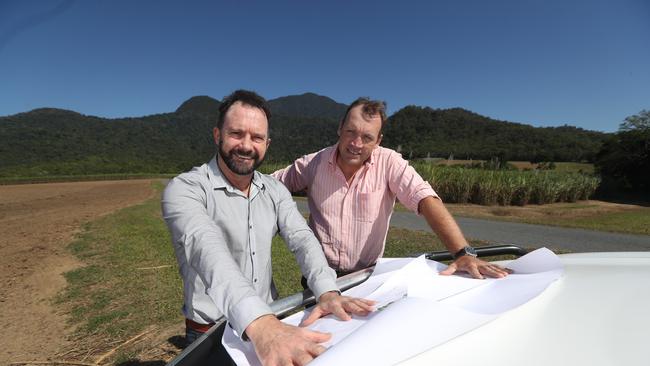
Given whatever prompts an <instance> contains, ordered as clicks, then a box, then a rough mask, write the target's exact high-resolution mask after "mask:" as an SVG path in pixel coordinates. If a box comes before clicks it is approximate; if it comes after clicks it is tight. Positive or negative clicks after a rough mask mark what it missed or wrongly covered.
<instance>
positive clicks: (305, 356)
mask: <svg viewBox="0 0 650 366" xmlns="http://www.w3.org/2000/svg"><path fill="white" fill-rule="evenodd" d="M246 335H247V336H248V338H250V340H251V342H253V346H254V347H255V353H256V354H257V357H258V358H259V360H260V362H261V363H262V365H265V366H284V365H306V364H307V363H308V362H310V361H311V360H313V359H314V358H316V357H317V356H318V355H320V354H321V353H323V352H325V347H323V346H321V345H320V344H318V343H322V342H326V341H328V340H329V339H330V338H331V334H329V333H321V332H316V331H312V330H309V329H307V328H300V327H295V326H292V325H288V324H285V323H282V322H281V321H279V320H278V318H276V317H275V316H274V315H264V316H261V317H259V318H257V319H255V320H254V321H253V322H252V323H250V324H249V325H248V327H246Z"/></svg>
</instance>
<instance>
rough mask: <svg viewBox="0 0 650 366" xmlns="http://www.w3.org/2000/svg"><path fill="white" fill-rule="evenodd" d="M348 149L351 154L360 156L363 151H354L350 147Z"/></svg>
mask: <svg viewBox="0 0 650 366" xmlns="http://www.w3.org/2000/svg"><path fill="white" fill-rule="evenodd" d="M347 151H348V153H349V154H350V155H354V156H360V155H361V151H359V152H354V151H351V150H350V149H347Z"/></svg>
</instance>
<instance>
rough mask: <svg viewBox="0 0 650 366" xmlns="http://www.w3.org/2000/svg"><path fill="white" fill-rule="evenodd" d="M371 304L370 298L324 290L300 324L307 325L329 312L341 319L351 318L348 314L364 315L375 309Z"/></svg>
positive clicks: (373, 303)
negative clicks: (342, 294)
mask: <svg viewBox="0 0 650 366" xmlns="http://www.w3.org/2000/svg"><path fill="white" fill-rule="evenodd" d="M373 305H375V302H374V301H372V300H366V299H359V298H356V297H348V296H341V295H339V293H338V292H334V291H331V292H326V293H324V294H322V295H321V296H320V298H318V304H317V305H316V306H315V307H314V310H312V312H311V314H309V316H308V317H307V319H305V320H303V321H302V323H300V326H307V325H309V324H311V323H313V322H315V321H316V320H317V319H319V318H321V317H324V316H326V315H329V314H334V315H335V316H336V317H337V318H339V319H341V320H343V321H348V320H350V319H352V317H350V315H349V314H354V315H359V316H366V315H368V313H370V312H372V311H374V310H375V309H374V308H373ZM348 313H349V314H348Z"/></svg>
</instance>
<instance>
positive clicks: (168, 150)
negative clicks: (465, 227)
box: [0, 93, 606, 176]
mask: <svg viewBox="0 0 650 366" xmlns="http://www.w3.org/2000/svg"><path fill="white" fill-rule="evenodd" d="M269 104H270V105H271V110H272V113H273V118H272V120H271V123H270V125H271V127H270V128H271V131H270V133H271V138H272V142H271V147H270V149H269V158H268V159H269V160H271V161H289V160H292V159H294V158H296V157H298V156H301V155H303V154H306V153H309V152H312V151H316V150H319V149H321V148H323V147H325V146H328V145H331V144H333V143H335V142H336V139H337V135H336V129H337V127H338V121H339V119H340V118H341V116H342V115H343V113H344V112H345V109H346V106H345V105H344V104H340V103H337V102H335V101H333V100H332V99H330V98H327V97H323V96H319V95H316V94H312V93H307V94H303V95H297V96H288V97H282V98H277V99H273V100H270V101H269ZM218 107H219V101H217V100H215V99H213V98H210V97H207V96H197V97H192V98H190V99H188V100H187V101H186V102H184V103H182V104H181V105H180V106H179V107H178V108H177V109H176V111H174V112H170V113H163V114H156V115H150V116H145V117H137V118H119V119H105V118H99V117H93V116H86V115H82V114H79V113H76V112H72V111H66V110H60V109H53V108H42V109H36V110H33V111H30V112H26V113H20V114H16V115H12V116H7V117H0V176H40V175H59V174H104V173H177V172H180V171H184V170H187V169H189V168H191V167H192V166H195V165H198V164H201V163H202V162H204V161H206V160H207V159H209V158H210V157H211V156H212V155H213V154H214V151H215V148H214V143H213V141H212V132H211V131H212V127H213V126H214V123H215V121H216V118H217V114H218ZM605 136H606V134H604V133H599V132H593V131H585V130H582V129H578V128H575V127H559V128H535V127H532V126H528V125H523V124H517V123H511V122H501V121H495V120H492V119H489V118H487V117H483V116H480V115H478V114H475V113H472V112H469V111H465V110H462V109H449V110H437V109H431V108H420V107H406V108H403V109H402V110H400V111H398V112H397V113H395V114H394V115H393V116H391V117H390V121H389V122H388V125H387V128H386V131H385V137H384V140H383V142H382V145H384V146H387V147H391V148H398V147H400V148H401V151H402V153H403V154H404V156H405V157H411V158H417V157H426V156H431V157H434V156H444V157H447V156H449V155H450V154H453V155H454V157H456V158H457V159H461V158H462V159H464V158H474V159H480V158H490V157H492V156H500V157H506V158H508V159H511V160H535V159H537V160H540V159H541V160H556V161H580V160H590V159H591V158H592V157H593V156H594V154H595V153H596V152H597V151H598V149H599V148H600V145H601V144H602V141H603V139H604V138H605Z"/></svg>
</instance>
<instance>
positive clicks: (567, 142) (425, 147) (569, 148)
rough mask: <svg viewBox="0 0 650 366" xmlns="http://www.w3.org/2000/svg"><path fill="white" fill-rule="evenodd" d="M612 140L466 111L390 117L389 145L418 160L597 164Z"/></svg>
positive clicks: (416, 111) (418, 111)
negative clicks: (600, 152)
mask: <svg viewBox="0 0 650 366" xmlns="http://www.w3.org/2000/svg"><path fill="white" fill-rule="evenodd" d="M606 136H607V134H605V133H602V132H595V131H587V130H584V129H581V128H577V127H573V126H562V127H544V128H541V127H533V126H530V125H525V124H520V123H513V122H504V121H497V120H493V119H490V118H488V117H484V116H481V115H479V114H476V113H473V112H470V111H467V110H465V109H461V108H453V109H432V108H428V107H426V108H421V107H415V106H408V107H405V108H402V109H401V110H399V111H398V112H397V113H395V114H393V115H392V116H391V117H390V120H389V123H388V125H387V126H386V130H385V137H384V141H383V145H384V146H387V147H391V148H393V149H396V150H401V152H402V154H403V155H404V156H405V157H412V158H422V157H427V156H431V157H440V156H442V157H449V156H450V155H451V156H453V157H454V158H455V159H490V158H492V157H499V158H500V159H502V160H522V161H533V162H539V161H592V160H593V159H594V157H595V155H596V153H597V152H598V150H599V149H600V147H601V145H602V144H603V141H604V140H605V138H606Z"/></svg>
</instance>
